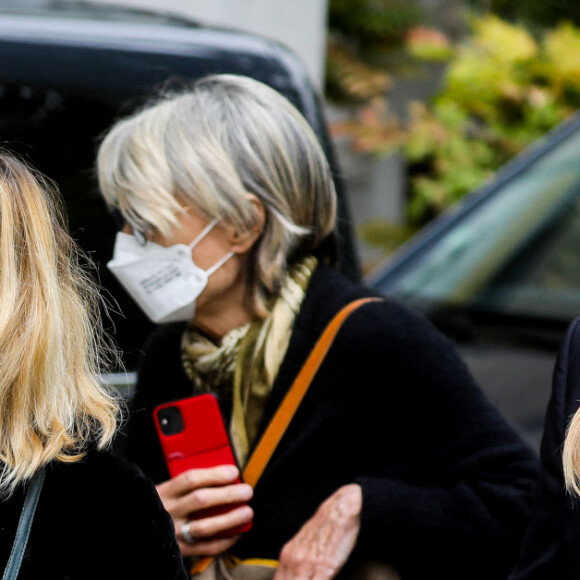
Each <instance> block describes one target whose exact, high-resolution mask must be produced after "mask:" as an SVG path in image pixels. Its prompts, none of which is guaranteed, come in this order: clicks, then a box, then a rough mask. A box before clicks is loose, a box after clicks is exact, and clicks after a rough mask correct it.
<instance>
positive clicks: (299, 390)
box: [192, 298, 380, 573]
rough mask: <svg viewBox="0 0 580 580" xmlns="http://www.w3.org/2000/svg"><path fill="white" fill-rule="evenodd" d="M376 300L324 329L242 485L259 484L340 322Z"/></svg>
mask: <svg viewBox="0 0 580 580" xmlns="http://www.w3.org/2000/svg"><path fill="white" fill-rule="evenodd" d="M377 300H380V298H360V299H359V300H355V301H354V302H351V303H349V304H347V305H346V306H345V307H344V308H342V309H341V310H340V311H339V312H338V314H336V316H335V317H334V318H333V319H332V320H331V321H330V322H329V323H328V326H327V327H326V328H325V329H324V332H323V333H322V335H321V336H320V338H319V339H318V342H317V343H316V344H315V345H314V348H313V349H312V351H311V352H310V355H309V356H308V358H307V359H306V362H305V363H304V365H303V366H302V368H301V369H300V372H299V373H298V375H297V377H296V378H295V379H294V382H293V383H292V386H291V387H290V389H289V391H288V392H287V393H286V396H285V397H284V399H283V400H282V403H281V404H280V406H279V407H278V410H277V411H276V413H275V414H274V417H272V420H271V421H270V423H269V424H268V427H267V428H266V430H265V431H264V434H263V435H262V437H261V439H260V441H259V442H258V444H257V445H256V448H255V449H254V452H253V453H252V455H251V457H250V459H249V460H248V463H247V464H246V467H245V469H244V472H243V481H244V482H245V483H248V484H249V485H251V486H252V487H255V485H256V483H258V480H259V479H260V476H261V475H262V473H263V471H264V469H265V468H266V465H268V461H270V458H271V457H272V455H273V454H274V451H275V450H276V447H277V446H278V443H279V442H280V440H281V439H282V437H283V435H284V433H285V432H286V429H287V428H288V425H289V424H290V421H292V417H294V414H295V413H296V411H297V409H298V407H299V405H300V403H301V402H302V399H303V398H304V395H306V393H307V391H308V387H310V383H311V382H312V379H313V378H314V376H315V375H316V373H317V371H318V369H319V368H320V365H321V364H322V361H323V360H324V357H325V356H326V353H327V352H328V351H329V349H330V347H331V345H332V342H333V341H334V338H335V336H336V335H337V333H338V331H339V330H340V327H341V326H342V324H343V322H344V321H345V320H346V319H347V317H348V316H349V314H351V312H353V311H354V310H356V309H357V308H359V307H360V306H362V305H363V304H366V303H367V302H375V301H377ZM212 560H213V558H210V557H207V558H200V559H199V560H198V562H197V564H196V565H195V566H194V568H193V570H192V573H199V572H203V570H205V569H206V568H207V567H208V566H209V564H210V563H211V562H212Z"/></svg>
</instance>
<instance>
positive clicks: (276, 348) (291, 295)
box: [181, 256, 317, 466]
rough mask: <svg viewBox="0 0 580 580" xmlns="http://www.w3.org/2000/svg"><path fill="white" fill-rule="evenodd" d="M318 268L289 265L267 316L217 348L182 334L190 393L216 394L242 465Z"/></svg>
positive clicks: (312, 262) (308, 263)
mask: <svg viewBox="0 0 580 580" xmlns="http://www.w3.org/2000/svg"><path fill="white" fill-rule="evenodd" d="M316 264H317V260H316V258H314V257H312V256H309V257H307V258H305V259H304V260H302V261H301V262H299V263H297V264H295V265H294V266H292V268H291V269H290V270H289V271H288V275H287V277H286V280H285V282H284V284H283V286H282V289H281V290H280V295H279V297H278V298H277V300H276V301H275V303H274V304H273V307H272V309H271V311H270V314H269V315H268V316H267V317H266V318H264V319H260V320H256V321H254V322H252V323H251V324H246V325H244V326H240V327H238V328H234V329H233V330H232V331H231V332H229V333H228V334H226V335H225V336H224V337H223V338H222V340H221V343H220V344H216V343H214V342H213V341H212V340H211V339H210V338H208V337H207V336H206V335H204V334H203V333H201V332H200V331H199V330H197V329H195V328H193V327H188V328H187V329H186V331H185V333H184V335H183V340H182V345H181V347H182V360H183V366H184V369H185V372H186V373H187V375H188V376H189V378H190V379H191V380H192V382H193V385H194V393H196V394H198V393H204V392H214V393H216V394H217V395H218V397H219V399H220V405H221V407H222V409H223V410H224V411H225V414H226V415H229V416H230V428H229V430H230V437H231V440H232V445H233V447H234V450H235V453H236V456H237V458H238V462H239V464H240V465H241V466H244V465H245V463H246V460H247V458H248V452H249V449H250V446H251V445H252V444H253V443H254V441H255V439H256V436H257V431H258V427H259V424H260V420H261V418H262V415H263V413H264V408H265V406H266V401H267V399H268V396H269V395H270V391H271V390H272V385H273V384H274V380H275V378H276V375H277V374H278V370H279V368H280V365H281V364H282V360H283V359H284V356H285V354H286V350H287V349H288V343H289V342H290V335H291V334H292V327H293V325H294V320H295V318H296V315H297V313H298V311H299V309H300V306H301V304H302V300H303V299H304V294H305V292H306V288H307V287H308V283H309V281H310V278H311V276H312V272H313V271H314V270H315V269H316Z"/></svg>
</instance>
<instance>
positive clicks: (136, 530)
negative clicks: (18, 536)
mask: <svg viewBox="0 0 580 580" xmlns="http://www.w3.org/2000/svg"><path fill="white" fill-rule="evenodd" d="M23 500H24V489H23V486H21V487H20V488H19V489H18V490H16V492H15V493H14V494H13V495H12V496H11V497H10V499H8V500H5V501H2V502H0V574H1V573H2V572H1V571H3V570H4V568H5V567H6V564H7V562H8V557H9V553H10V550H11V549H12V544H13V542H14V535H15V533H16V526H17V524H18V519H19V517H20V512H21V510H22V504H23ZM18 578H19V579H20V580H32V579H35V580H36V579H39V578H42V579H43V580H91V579H93V578H94V579H95V580H97V579H98V580H103V579H105V578H106V579H107V580H108V579H114V580H117V579H118V580H129V579H133V578H139V579H141V578H143V579H151V580H161V579H163V580H165V579H167V580H173V579H175V580H177V579H179V580H184V579H185V578H187V574H186V571H185V568H184V567H183V561H182V559H181V554H180V552H179V547H178V545H177V541H176V539H175V533H174V528H173V522H172V521H171V518H170V517H169V514H168V513H167V512H166V511H165V510H164V509H163V505H162V504H161V500H160V499H159V497H158V496H157V493H156V491H155V488H154V487H153V485H152V483H151V481H150V480H149V479H147V478H146V477H144V476H143V474H142V473H141V472H140V471H139V470H138V469H137V468H136V467H135V466H133V465H130V464H129V463H127V462H125V461H122V460H120V459H117V458H115V457H113V456H111V455H108V454H106V453H99V452H91V453H90V454H89V455H88V456H87V457H86V458H85V459H84V460H83V461H81V462H80V463H73V464H63V463H56V462H55V463H54V464H52V465H50V466H49V468H48V469H47V473H46V478H45V481H44V486H43V488H42V491H41V494H40V498H39V500H38V507H37V510H36V514H35V517H34V521H33V525H32V530H31V533H30V538H29V542H28V546H27V550H26V553H25V555H24V560H23V563H22V568H21V571H20V575H19V576H18Z"/></svg>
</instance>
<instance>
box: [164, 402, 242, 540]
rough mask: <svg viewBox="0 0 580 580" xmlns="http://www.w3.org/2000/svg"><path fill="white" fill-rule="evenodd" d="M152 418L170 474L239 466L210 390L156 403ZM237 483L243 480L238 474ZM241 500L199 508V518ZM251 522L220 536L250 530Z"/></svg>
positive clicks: (223, 510)
mask: <svg viewBox="0 0 580 580" xmlns="http://www.w3.org/2000/svg"><path fill="white" fill-rule="evenodd" d="M153 418H154V420H155V426H156V428H157V434H158V435H159V439H160V441H161V447H162V449H163V454H164V455H165V461H166V463H167V467H168V469H169V473H170V475H171V477H172V478H173V477H176V476H177V475H179V474H180V473H183V472H184V471H187V470H189V469H203V468H207V467H215V466H217V465H234V466H236V467H237V464H236V460H235V457H234V453H233V451H232V447H231V444H230V440H229V437H228V433H227V431H226V428H225V425H224V422H223V419H222V415H221V412H220V409H219V405H218V401H217V398H216V397H215V395H213V394H211V393H207V394H203V395H194V396H192V397H188V398H186V399H180V400H178V401H173V402H171V403H165V404H163V405H159V406H157V407H155V409H154V411H153ZM236 483H241V479H240V478H239V477H238V479H237V481H236ZM240 505H241V504H231V505H229V504H228V505H226V506H217V507H214V508H208V509H207V510H202V511H201V512H197V514H196V518H202V517H209V516H213V515H218V514H221V513H226V512H228V511H230V510H232V509H235V508H237V507H239V506H240ZM251 527H252V522H248V523H247V524H244V525H242V526H238V527H236V528H233V529H231V530H228V531H227V532H224V533H222V534H220V537H221V536H233V535H235V534H241V533H243V532H247V531H248V530H249V529H250V528H251Z"/></svg>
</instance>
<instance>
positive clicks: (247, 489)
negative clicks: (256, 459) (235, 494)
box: [240, 483, 254, 500]
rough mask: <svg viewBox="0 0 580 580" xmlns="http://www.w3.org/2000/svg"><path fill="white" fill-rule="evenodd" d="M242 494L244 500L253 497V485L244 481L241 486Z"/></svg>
mask: <svg viewBox="0 0 580 580" xmlns="http://www.w3.org/2000/svg"><path fill="white" fill-rule="evenodd" d="M240 495H241V497H242V499H243V500H248V499H252V496H253V495H254V490H253V489H252V487H251V486H250V485H248V484H247V483H244V484H242V487H241V488H240Z"/></svg>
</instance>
